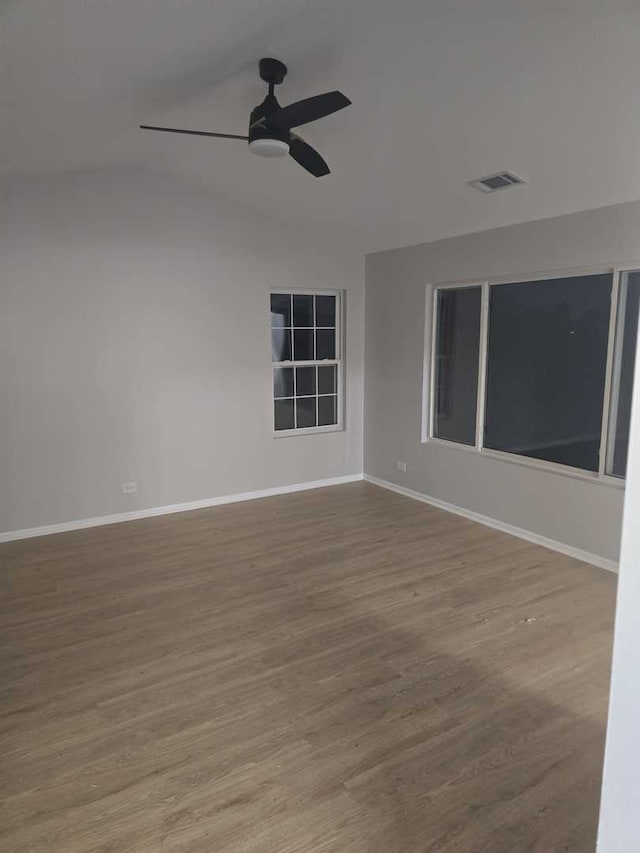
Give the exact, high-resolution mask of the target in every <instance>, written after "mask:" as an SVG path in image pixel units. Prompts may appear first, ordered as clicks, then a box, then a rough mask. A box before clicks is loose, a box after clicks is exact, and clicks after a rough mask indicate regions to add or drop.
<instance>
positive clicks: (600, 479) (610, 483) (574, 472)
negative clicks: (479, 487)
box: [422, 438, 625, 491]
mask: <svg viewBox="0 0 640 853" xmlns="http://www.w3.org/2000/svg"><path fill="white" fill-rule="evenodd" d="M422 444H431V445H435V446H436V447H446V448H447V449H449V450H462V451H465V452H466V453H474V454H476V455H478V456H484V457H488V458H489V459H497V460H498V461H499V462H507V463H508V464H511V465H520V466H521V467H524V468H533V469H535V470H536V471H546V472H548V473H549V474H556V475H558V476H560V477H570V478H571V479H574V480H583V481H585V482H587V483H593V484H594V485H596V486H607V487H608V488H611V489H621V490H623V491H624V488H625V481H624V480H622V479H620V478H619V477H612V476H610V475H608V474H604V475H602V476H601V475H600V474H597V473H589V472H588V471H581V470H580V469H579V468H571V467H569V466H568V465H560V464H558V463H557V462H545V461H544V460H539V459H531V458H530V457H526V456H517V455H516V454H514V453H506V452H504V451H501V450H491V449H489V448H486V447H483V448H482V449H480V450H479V449H478V448H477V447H475V446H471V445H469V444H459V443H458V442H456V441H445V440H444V439H442V438H426V439H422Z"/></svg>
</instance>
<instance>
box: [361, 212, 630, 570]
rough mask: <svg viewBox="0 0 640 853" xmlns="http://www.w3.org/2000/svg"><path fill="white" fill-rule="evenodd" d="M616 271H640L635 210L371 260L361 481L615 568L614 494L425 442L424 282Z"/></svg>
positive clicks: (620, 494) (618, 496) (618, 498)
mask: <svg viewBox="0 0 640 853" xmlns="http://www.w3.org/2000/svg"><path fill="white" fill-rule="evenodd" d="M487 203H488V204H491V197H489V198H488V199H487ZM623 263H629V264H635V263H637V264H638V265H639V266H640V202H633V203H630V204H622V205H615V206H613V207H607V208H599V209H597V210H592V211H586V212H583V213H578V214H572V215H569V216H560V217H554V218H552V219H545V220H540V221H537V222H529V223H525V224H523V225H515V226H510V227H508V228H499V229H495V230H492V231H485V232H480V233H476V234H469V235H465V236H463V237H456V238H453V239H449V240H440V241H438V242H435V243H429V244H422V245H419V246H411V247H408V248H404V249H395V250H393V251H389V252H380V253H376V254H373V255H369V256H368V257H367V260H366V321H365V328H366V337H365V420H364V422H365V436H364V441H365V471H366V473H368V474H370V475H373V476H375V477H379V478H381V479H384V480H388V481H391V482H393V483H396V484H398V485H401V486H406V487H408V488H411V489H414V490H416V491H418V492H421V493H423V494H426V495H429V496H431V497H434V498H437V499H439V500H443V501H447V502H449V503H452V504H455V505H457V506H459V507H462V508H465V509H468V510H472V511H474V512H478V513H481V514H483V515H486V516H489V517H491V518H495V519H497V520H499V521H502V522H505V523H507V524H512V525H515V526H517V527H521V528H524V529H527V530H530V531H532V532H534V533H537V534H539V535H542V536H547V537H549V538H551V539H554V540H556V541H559V542H563V543H565V544H567V545H570V546H572V547H575V548H580V549H583V550H585V551H588V552H590V553H593V554H596V555H599V556H602V557H605V558H608V559H613V560H616V559H617V558H618V553H619V541H620V526H621V518H622V505H623V500H624V491H623V490H622V489H620V488H616V487H611V486H607V485H603V484H596V483H590V482H586V481H584V480H581V479H576V478H573V477H568V476H565V475H562V474H558V473H553V472H549V471H544V470H537V469H533V468H528V467H525V466H523V465H520V464H517V463H515V462H509V461H502V460H497V459H492V458H489V457H487V456H481V455H480V454H477V453H471V452H468V451H464V450H460V449H457V448H450V447H443V446H439V445H436V444H434V443H427V444H424V443H422V442H421V417H422V413H421V407H422V381H423V355H424V340H425V285H426V284H427V283H432V284H435V283H439V282H446V281H459V280H468V279H478V280H482V279H486V278H492V277H495V278H497V277H503V276H524V275H535V274H538V273H544V272H547V271H558V270H563V269H565V270H568V269H572V268H578V267H580V268H585V267H586V268H589V267H600V266H613V265H616V264H623ZM428 328H430V327H428ZM398 460H401V461H404V462H406V463H407V472H406V474H405V473H401V472H399V471H398V470H397V469H396V461H398Z"/></svg>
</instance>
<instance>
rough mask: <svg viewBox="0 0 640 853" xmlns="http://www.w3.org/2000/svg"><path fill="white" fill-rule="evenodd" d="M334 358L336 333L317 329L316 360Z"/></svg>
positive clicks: (330, 330)
mask: <svg viewBox="0 0 640 853" xmlns="http://www.w3.org/2000/svg"><path fill="white" fill-rule="evenodd" d="M335 357H336V333H335V331H334V330H333V329H318V330H317V331H316V358H317V359H318V360H320V359H323V358H335Z"/></svg>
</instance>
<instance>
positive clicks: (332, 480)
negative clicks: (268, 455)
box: [0, 474, 363, 542]
mask: <svg viewBox="0 0 640 853" xmlns="http://www.w3.org/2000/svg"><path fill="white" fill-rule="evenodd" d="M362 479H363V475H362V474H347V475H345V476H343V477H329V478H328V479H326V480H310V481H308V482H306V483H293V484H292V485H290V486H275V487H274V488H272V489H259V490H257V491H255V492H242V493H240V494H236V495H222V496H221V497H217V498H205V499H204V500H200V501H188V502H187V503H180V504H171V505H169V506H154V507H150V508H149V509H135V510H133V511H131V512H118V513H115V514H114V515H98V516H96V517H94V518H80V519H77V520H76V521H65V522H62V523H60V524H47V525H45V526H44V527H28V528H26V529H24V530H9V531H7V532H6V533H0V542H13V541H14V540H16V539H30V538H31V537H33V536H48V535H49V534H51V533H66V532H67V531H69V530H83V529H85V528H87V527H102V526H103V525H105V524H119V523H120V522H122V521H136V520H137V519H139V518H152V517H153V516H156V515H171V513H174V512H189V511H190V510H193V509H205V508H206V507H210V506H221V505H222V504H233V503H239V502H240V501H252V500H255V499H256V498H269V497H272V496H273V495H288V494H290V493H291V492H304V491H307V490H308V489H321V488H323V487H324V486H340V485H342V484H343V483H354V482H356V481H357V480H362Z"/></svg>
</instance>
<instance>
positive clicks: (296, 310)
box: [293, 294, 313, 328]
mask: <svg viewBox="0 0 640 853" xmlns="http://www.w3.org/2000/svg"><path fill="white" fill-rule="evenodd" d="M293 325H294V326H296V327H298V328H299V327H301V326H313V296H308V295H306V294H305V295H301V294H294V296H293Z"/></svg>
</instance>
